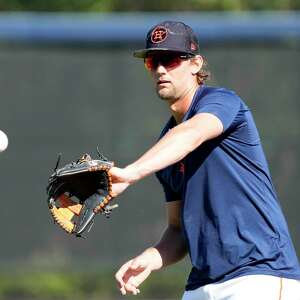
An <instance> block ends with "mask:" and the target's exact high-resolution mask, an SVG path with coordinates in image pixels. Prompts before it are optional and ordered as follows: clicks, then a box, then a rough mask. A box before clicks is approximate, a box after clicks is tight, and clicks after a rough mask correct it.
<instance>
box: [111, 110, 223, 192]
mask: <svg viewBox="0 0 300 300" xmlns="http://www.w3.org/2000/svg"><path fill="white" fill-rule="evenodd" d="M222 132H223V125H222V122H221V121H220V120H219V119H218V118H217V117H216V116H214V115H213V114H210V113H199V114H197V115H195V116H194V117H192V118H191V119H189V120H187V121H185V122H182V123H181V124H179V125H177V126H176V127H174V128H172V129H171V130H169V131H168V132H167V133H166V134H165V135H164V136H163V137H162V138H161V139H160V140H159V141H158V142H157V143H156V144H155V145H154V146H153V147H152V148H150V149H149V150H148V151H147V152H146V153H145V154H144V155H143V156H142V157H140V158H139V159H138V160H137V161H135V162H134V163H132V164H130V165H129V166H127V167H126V168H124V169H120V168H116V167H113V168H111V170H110V174H111V175H112V178H113V183H114V184H113V194H114V196H117V195H118V194H120V193H122V192H123V191H124V190H125V189H126V188H127V187H128V186H129V185H130V184H132V183H134V182H136V181H138V180H140V179H142V178H143V177H145V176H148V175H150V174H152V173H154V172H156V171H158V170H161V169H164V168H165V167H167V166H170V165H172V164H174V163H176V162H178V161H180V160H181V159H183V158H184V157H185V156H187V155H188V154H189V153H190V152H192V151H193V150H194V149H196V148H197V147H199V146H200V145H201V144H202V143H203V142H205V141H207V140H210V139H212V138H215V137H217V136H219V135H220V134H221V133H222Z"/></svg>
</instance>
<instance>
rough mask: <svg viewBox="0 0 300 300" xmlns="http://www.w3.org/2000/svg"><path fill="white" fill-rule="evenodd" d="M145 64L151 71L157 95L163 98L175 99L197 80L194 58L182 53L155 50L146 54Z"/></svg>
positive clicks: (182, 94)
mask: <svg viewBox="0 0 300 300" xmlns="http://www.w3.org/2000/svg"><path fill="white" fill-rule="evenodd" d="M145 66H146V68H147V69H148V70H149V71H150V72H151V75H152V77H153V79H154V84H155V88H156V92H157V94H158V96H159V97H160V98H161V99H163V100H177V99H180V98H181V97H182V96H184V95H185V93H186V92H187V91H188V90H189V89H190V88H191V87H192V86H194V85H195V84H196V83H197V81H196V77H195V76H194V75H193V74H195V73H196V71H195V70H196V68H197V66H195V63H194V60H191V59H190V57H186V56H184V54H179V53H172V52H168V53H166V52H163V53H161V52H157V53H152V54H150V55H148V57H147V58H146V59H145Z"/></svg>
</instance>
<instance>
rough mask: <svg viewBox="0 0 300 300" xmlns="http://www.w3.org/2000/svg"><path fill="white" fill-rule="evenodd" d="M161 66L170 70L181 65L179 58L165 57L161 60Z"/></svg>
mask: <svg viewBox="0 0 300 300" xmlns="http://www.w3.org/2000/svg"><path fill="white" fill-rule="evenodd" d="M161 64H162V65H163V66H164V67H166V68H168V69H172V68H175V67H177V66H179V65H180V64H181V59H180V57H179V56H165V57H163V58H162V60H161Z"/></svg>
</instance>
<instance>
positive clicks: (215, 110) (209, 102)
mask: <svg viewBox="0 0 300 300" xmlns="http://www.w3.org/2000/svg"><path fill="white" fill-rule="evenodd" d="M240 107H241V99H240V98H239V97H238V96H237V95H236V94H235V93H233V92H231V91H228V90H226V89H218V90H217V91H215V92H213V93H209V94H207V95H205V96H204V97H203V98H201V100H200V101H199V102H198V103H197V105H196V107H195V111H194V112H195V113H196V114H197V113H211V114H213V115H215V116H216V117H217V118H218V119H219V120H220V121H221V122H222V124H223V128H224V129H223V131H226V130H227V129H228V128H229V127H231V126H232V124H233V122H234V120H235V118H236V116H237V115H238V112H239V110H240Z"/></svg>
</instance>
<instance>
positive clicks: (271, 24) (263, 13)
mask: <svg viewBox="0 0 300 300" xmlns="http://www.w3.org/2000/svg"><path fill="white" fill-rule="evenodd" d="M299 9H300V0H260V1H253V0H251V1H250V0H204V1H200V0H186V1H181V0H170V1H169V0H160V1H158V0H151V1H146V0H143V1H142V0H123V1H122V0H76V1H75V0H0V10H1V12H0V67H1V71H0V101H1V108H0V129H1V130H3V131H4V132H6V133H7V135H8V138H9V146H8V149H7V150H6V151H5V152H3V153H1V154H0V164H1V168H0V182H1V189H0V197H1V200H2V205H1V210H0V228H1V242H0V245H1V246H0V299H14V300H17V299H18V300H19V299H78V300H81V299H108V300H109V299H120V298H121V296H120V295H119V292H118V291H117V289H116V287H115V282H114V277H113V276H114V272H115V271H116V270H117V269H118V268H119V266H120V265H121V264H122V263H123V262H125V260H127V259H129V258H131V257H132V256H134V255H136V254H138V253H139V252H141V251H142V250H143V249H144V248H145V247H148V246H150V245H152V244H153V243H155V242H156V241H157V239H159V237H160V236H161V233H162V231H163V229H164V227H165V211H164V196H163V193H162V189H161V187H160V185H159V184H158V182H157V181H156V179H155V178H154V176H153V177H149V178H146V179H145V180H143V181H142V182H140V183H138V184H136V185H135V186H134V187H131V188H130V189H129V190H128V191H126V192H125V193H124V194H123V195H122V196H121V197H120V198H119V199H117V202H118V203H119V206H120V208H119V209H118V210H115V211H113V216H112V218H110V219H105V218H103V217H100V216H99V217H97V218H96V221H95V225H94V227H93V228H92V230H91V231H90V233H89V234H88V236H87V238H86V239H76V238H74V237H73V236H69V235H67V234H65V233H64V232H63V231H62V230H60V229H59V228H58V227H56V226H54V225H53V223H52V221H51V218H50V215H49V212H48V208H47V205H46V192H45V187H46V184H47V180H48V177H49V175H50V173H51V170H52V169H53V168H54V166H55V162H56V159H57V155H58V153H60V152H61V153H62V154H63V157H62V163H67V162H69V161H71V160H75V159H77V158H79V157H80V156H81V155H82V154H83V153H90V154H91V155H92V156H94V157H96V147H97V146H99V148H100V150H101V151H102V152H103V153H104V154H105V155H106V156H107V157H109V159H111V160H113V161H114V162H115V164H116V165H118V166H125V165H126V164H129V163H130V162H132V161H133V160H135V159H136V158H137V157H138V156H140V155H141V154H142V153H143V152H144V151H145V150H146V149H147V148H148V147H150V146H151V145H152V144H153V143H154V142H155V141H156V139H157V137H158V135H159V133H160V130H161V128H162V126H163V125H164V124H165V122H166V120H167V118H168V117H169V115H168V109H167V107H166V106H165V105H164V104H163V103H162V102H161V101H160V100H159V99H158V98H157V96H156V95H155V92H154V89H153V86H152V83H151V80H150V76H149V75H148V74H147V72H146V71H145V69H144V66H143V63H142V61H141V60H138V59H134V58H133V57H132V52H133V50H134V49H137V48H143V47H144V37H145V35H146V33H147V31H148V30H149V28H150V27H152V26H153V25H154V24H156V23H158V22H160V21H162V20H167V19H169V20H170V19H172V20H180V21H184V22H185V23H187V24H189V25H190V26H191V27H193V29H194V30H195V31H196V33H197V35H198V37H199V41H200V48H201V53H202V54H203V55H204V57H205V58H206V59H207V61H208V66H209V69H210V71H211V73H212V79H211V81H210V82H209V83H208V84H210V85H217V86H224V87H227V88H229V89H233V90H235V91H236V92H237V93H238V94H239V95H240V96H241V97H242V98H243V99H244V100H245V101H246V102H247V104H248V105H249V107H250V108H251V110H252V112H253V115H254V117H255V120H256V122H257V126H258V128H259V130H260V134H261V139H262V142H263V146H264V149H265V152H266V155H267V158H268V161H269V164H270V169H271V173H272V177H273V180H274V184H275V187H276V190H277V192H278V195H279V198H280V201H281V204H282V208H283V210H284V212H285V215H286V218H287V221H288V224H289V228H290V232H291V235H292V238H293V241H294V243H295V247H296V250H297V253H298V255H300V238H299V232H300V222H299V209H300V202H299V194H300V185H299V183H298V182H299V179H300V171H299V170H300V158H299V154H300V142H299V136H300V119H299V113H300V103H299V97H300V84H299V83H300V81H299V77H300V11H297V10H299ZM189 268H190V263H189V261H188V259H186V260H184V261H183V262H181V263H179V264H177V265H176V266H172V267H170V268H168V269H166V270H164V271H162V272H159V273H155V274H153V275H152V276H151V278H150V279H149V280H148V281H147V282H146V283H144V284H143V285H142V287H141V291H142V293H141V294H140V295H139V296H136V297H135V298H137V299H180V297H181V294H182V292H183V289H184V284H185V280H186V277H187V275H188V271H189ZM125 298H133V296H126V297H125ZM122 299H124V297H122Z"/></svg>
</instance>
